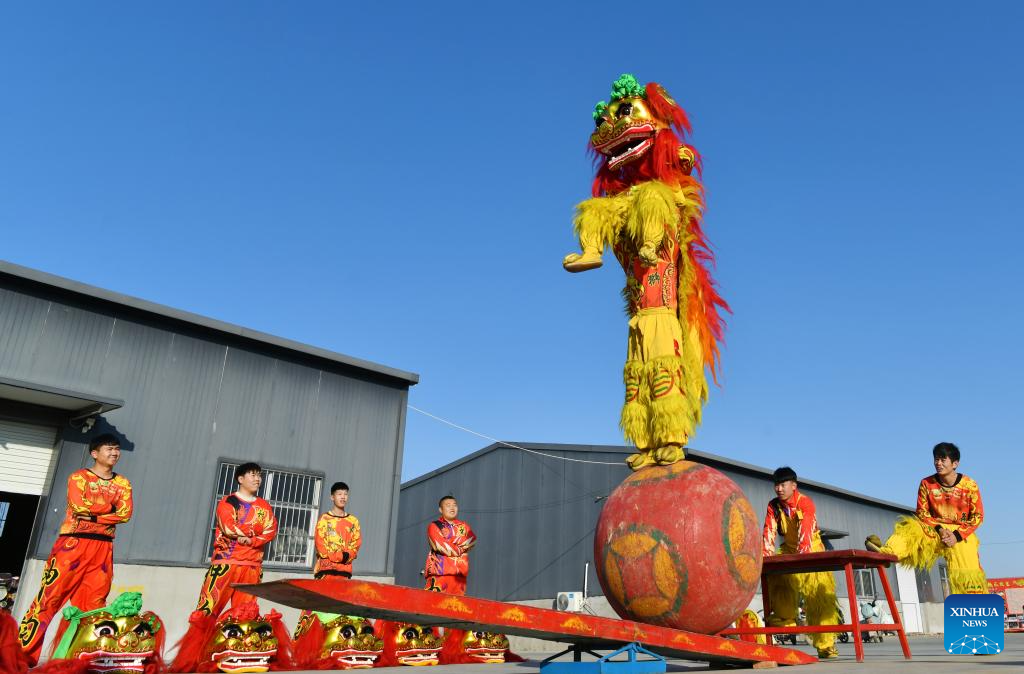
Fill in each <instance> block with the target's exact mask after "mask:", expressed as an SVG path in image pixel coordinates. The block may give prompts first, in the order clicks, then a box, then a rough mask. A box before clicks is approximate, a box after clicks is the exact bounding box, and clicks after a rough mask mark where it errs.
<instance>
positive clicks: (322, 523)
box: [294, 482, 372, 669]
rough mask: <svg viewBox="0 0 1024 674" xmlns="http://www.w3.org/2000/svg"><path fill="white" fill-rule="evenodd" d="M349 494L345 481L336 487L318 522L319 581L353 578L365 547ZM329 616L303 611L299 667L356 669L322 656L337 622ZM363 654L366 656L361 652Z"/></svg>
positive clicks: (315, 567) (298, 629) (299, 627)
mask: <svg viewBox="0 0 1024 674" xmlns="http://www.w3.org/2000/svg"><path fill="white" fill-rule="evenodd" d="M348 491H349V489H348V485H347V484H345V483H344V482H335V483H334V484H332V485H331V509H330V510H328V511H327V512H325V513H324V514H322V515H320V519H319V520H317V523H316V533H315V534H314V538H313V542H314V544H315V546H316V561H315V562H314V563H313V578H315V579H316V580H321V579H323V578H346V579H347V578H351V577H352V562H353V561H355V558H356V556H358V555H359V546H361V545H362V544H363V536H362V533H361V531H360V529H359V520H358V519H357V518H356V516H355V515H353V514H351V513H349V512H348V511H347V510H346V509H345V508H346V507H347V506H348ZM326 615H327V614H318V613H314V612H313V611H309V610H303V611H302V612H301V613H300V614H299V622H298V624H297V625H296V627H295V634H294V637H295V647H296V648H295V652H296V657H297V658H298V664H300V665H301V666H303V667H305V668H308V669H338V668H348V667H349V666H353V665H344V664H339V663H340V662H341V661H338V660H336V659H335V658H333V657H322V655H323V647H324V645H325V644H324V641H325V639H326V638H327V636H328V634H327V630H326V624H329V623H331V622H333V621H332V620H328V619H323V620H322V619H321V618H322V617H324V618H326ZM367 624H369V623H367ZM360 639H362V637H360ZM370 643H372V641H371V642H370ZM360 655H363V654H362V653H360ZM370 666H372V665H370ZM360 667H361V665H360Z"/></svg>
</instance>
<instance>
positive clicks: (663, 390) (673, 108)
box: [562, 75, 729, 470]
mask: <svg viewBox="0 0 1024 674" xmlns="http://www.w3.org/2000/svg"><path fill="white" fill-rule="evenodd" d="M594 120H595V122H596V124H597V130H596V131H594V133H593V135H591V137H590V147H591V149H592V150H593V152H594V153H595V156H596V158H597V162H598V170H597V175H596V177H595V178H594V184H593V189H592V192H593V198H591V199H588V200H586V201H584V202H582V203H580V204H579V205H577V207H576V218H575V220H574V225H575V232H576V235H577V237H578V239H579V243H580V248H581V249H582V253H572V254H570V255H567V256H566V257H565V259H564V260H563V262H562V264H563V266H564V267H565V269H566V270H568V271H570V272H580V271H586V270H588V269H593V268H595V267H600V266H601V264H602V262H601V256H602V254H603V252H604V250H605V248H609V247H610V248H611V249H612V251H613V252H614V254H615V257H616V258H617V259H618V261H619V263H620V264H621V265H622V269H623V270H624V271H625V273H626V286H625V288H624V289H623V291H622V292H623V297H624V299H625V301H626V309H627V312H628V314H629V317H630V320H629V342H628V348H627V355H626V365H625V368H624V372H623V379H624V381H625V388H626V396H625V403H624V405H623V407H622V416H621V420H620V425H621V427H622V431H623V433H624V434H625V436H626V439H627V440H628V441H629V442H631V443H632V444H634V445H635V446H636V448H637V453H636V454H633V455H632V456H630V457H629V459H627V462H628V463H629V465H630V467H631V468H632V469H634V470H638V469H640V468H642V467H644V466H647V465H651V464H662V465H667V464H671V463H675V462H676V461H679V460H681V459H682V458H683V457H684V454H683V447H684V445H685V444H686V442H687V440H688V439H689V437H690V435H691V434H692V433H693V431H694V429H695V428H696V427H697V425H698V424H699V423H700V420H701V409H702V407H703V404H704V401H705V400H707V396H708V383H707V379H706V378H705V374H704V370H705V368H708V369H709V370H710V371H711V372H712V375H714V374H715V372H716V369H717V364H718V357H719V349H718V343H719V342H720V341H721V339H722V332H723V321H722V318H721V316H720V314H719V310H720V309H721V310H725V311H728V310H729V307H728V305H727V304H726V303H725V301H724V300H723V299H722V298H721V296H719V294H718V291H717V290H716V288H715V283H714V281H713V280H712V278H711V273H710V267H711V266H712V265H713V263H714V257H713V255H712V253H711V249H710V245H709V243H708V240H707V238H706V237H705V235H704V232H703V230H702V229H701V217H702V214H703V207H704V195H703V187H702V185H701V183H700V181H699V180H698V176H699V175H700V167H701V162H700V157H699V155H698V154H697V151H696V150H695V149H694V148H693V147H691V146H690V145H688V144H687V143H685V142H684V139H685V138H686V137H687V135H688V134H689V133H690V130H691V129H690V122H689V120H688V119H687V116H686V113H685V112H684V111H683V109H682V108H681V107H679V105H678V104H677V103H676V102H675V101H674V100H672V98H671V97H670V96H669V95H668V92H666V91H665V89H664V88H662V86H661V85H660V84H657V83H656V82H651V83H649V84H647V86H646V87H644V86H641V85H640V84H639V83H638V82H637V80H636V78H635V77H633V76H632V75H622V76H621V77H620V78H619V79H618V80H616V81H615V83H614V84H613V85H612V95H611V101H610V102H609V103H605V102H604V101H601V102H600V103H598V104H597V106H596V108H595V110H594Z"/></svg>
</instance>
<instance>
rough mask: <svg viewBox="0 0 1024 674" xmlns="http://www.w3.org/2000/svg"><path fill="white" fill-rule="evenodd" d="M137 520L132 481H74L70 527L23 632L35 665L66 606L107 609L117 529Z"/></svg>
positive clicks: (79, 477) (86, 476) (79, 475)
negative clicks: (53, 622) (48, 631)
mask: <svg viewBox="0 0 1024 674" xmlns="http://www.w3.org/2000/svg"><path fill="white" fill-rule="evenodd" d="M131 516H132V485H131V483H130V482H129V481H128V478H126V477H124V476H123V475H118V474H117V473H114V475H113V477H111V478H110V479H109V480H106V479H104V478H101V477H100V476H99V475H97V474H96V473H94V472H92V471H91V470H88V469H82V470H77V471H75V472H74V473H72V474H71V475H70V476H68V505H67V509H66V511H65V515H64V521H63V523H62V524H61V525H60V533H59V535H58V536H57V540H56V542H55V543H54V544H53V549H52V550H51V551H50V557H49V559H48V560H47V561H46V566H45V567H44V568H43V578H42V581H41V583H40V587H39V592H38V593H36V596H35V598H34V599H33V600H32V604H31V605H30V606H29V608H28V612H27V613H26V614H25V617H24V618H23V619H22V621H21V626H20V629H19V638H20V640H21V646H22V648H24V649H25V653H26V654H27V655H28V658H29V660H30V661H31V663H32V664H33V665H35V663H36V662H38V661H39V653H40V651H41V650H42V648H43V638H44V637H45V636H46V628H47V627H48V626H49V624H50V621H51V620H52V619H53V616H54V615H55V614H56V613H57V611H59V610H60V608H61V606H63V605H64V603H65V602H67V601H69V600H70V602H71V603H72V604H73V605H74V606H77V607H78V608H80V609H81V610H83V611H91V610H94V609H97V608H101V607H102V606H103V605H104V604H105V603H106V600H107V594H108V593H109V592H110V583H111V580H112V579H113V574H114V531H115V527H116V526H117V525H118V524H122V523H124V522H127V521H128V520H129V519H131Z"/></svg>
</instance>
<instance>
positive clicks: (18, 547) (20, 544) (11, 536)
mask: <svg viewBox="0 0 1024 674" xmlns="http://www.w3.org/2000/svg"><path fill="white" fill-rule="evenodd" d="M38 507H39V496H38V495H36V494H14V493H11V492H7V491H0V573H9V574H11V575H12V576H17V575H19V574H20V573H21V566H22V564H24V563H25V555H26V553H28V543H29V539H31V538H32V522H33V521H34V520H35V517H36V509H37V508H38Z"/></svg>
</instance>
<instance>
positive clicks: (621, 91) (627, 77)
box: [612, 73, 647, 101]
mask: <svg viewBox="0 0 1024 674" xmlns="http://www.w3.org/2000/svg"><path fill="white" fill-rule="evenodd" d="M646 94H647V91H646V89H644V86H643V85H642V84H640V82H638V81H637V79H636V77H634V76H633V75H631V74H629V73H623V74H622V75H619V79H617V80H615V81H614V82H612V100H613V101H617V100H619V99H622V98H631V97H633V96H645V95H646Z"/></svg>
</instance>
